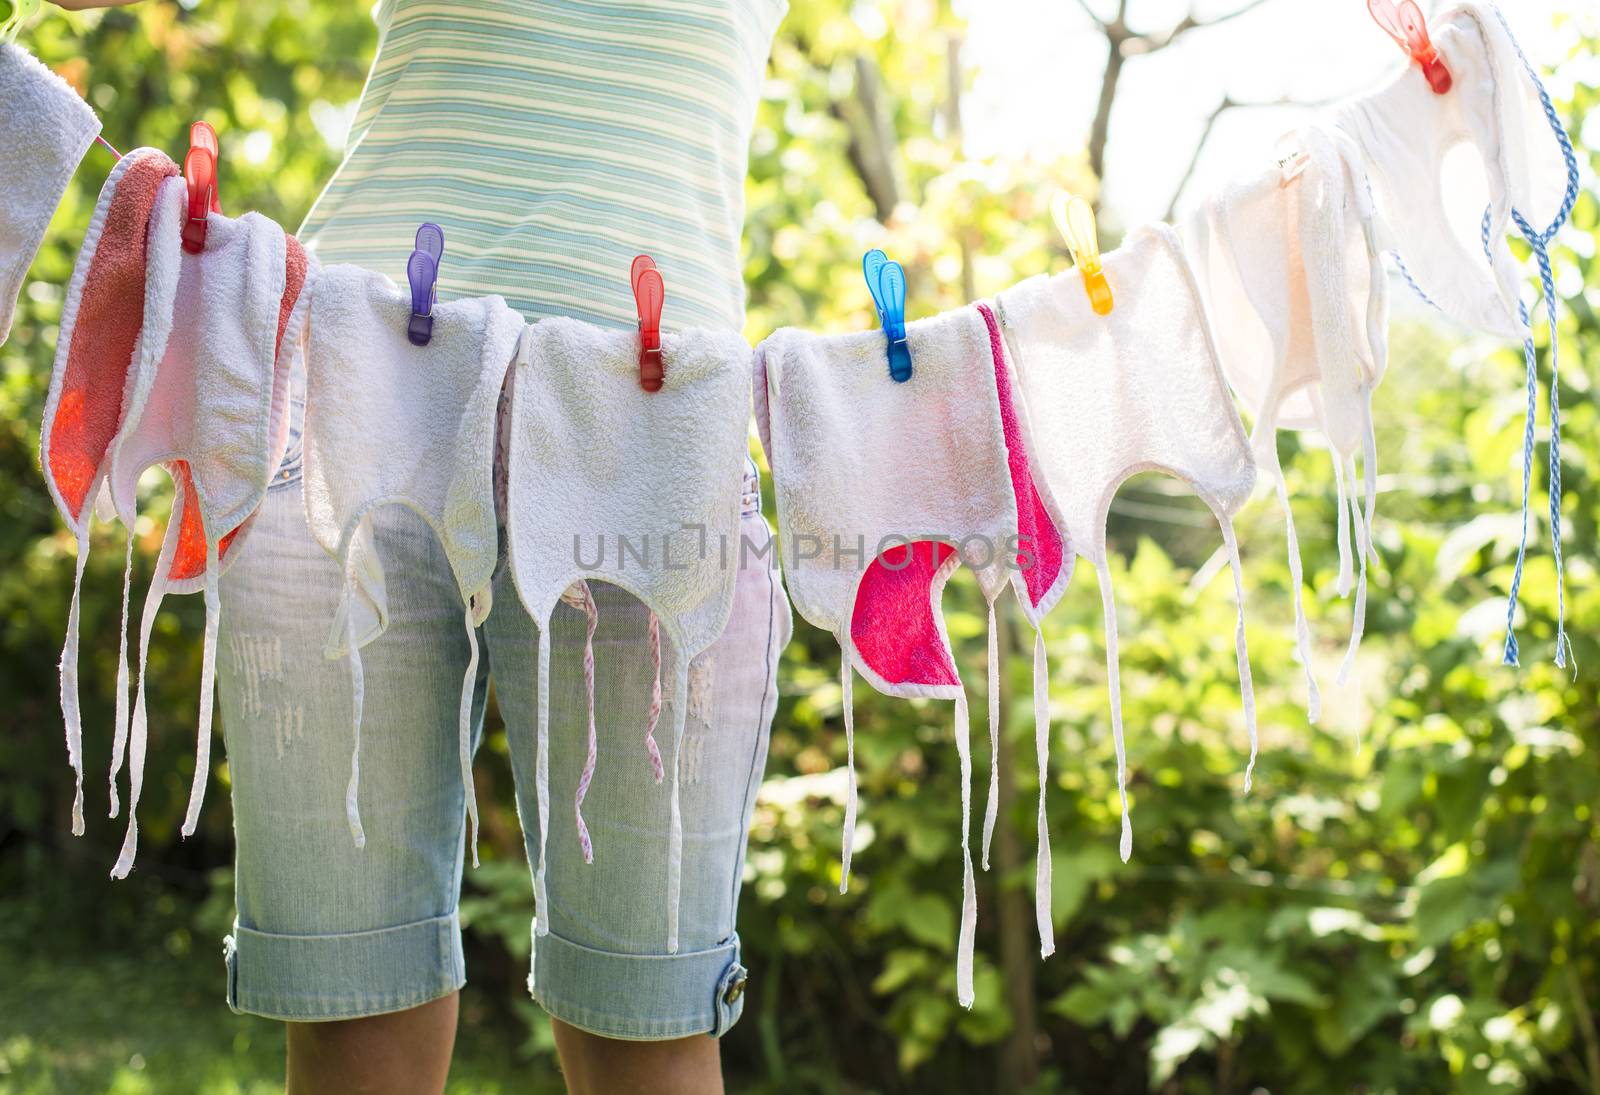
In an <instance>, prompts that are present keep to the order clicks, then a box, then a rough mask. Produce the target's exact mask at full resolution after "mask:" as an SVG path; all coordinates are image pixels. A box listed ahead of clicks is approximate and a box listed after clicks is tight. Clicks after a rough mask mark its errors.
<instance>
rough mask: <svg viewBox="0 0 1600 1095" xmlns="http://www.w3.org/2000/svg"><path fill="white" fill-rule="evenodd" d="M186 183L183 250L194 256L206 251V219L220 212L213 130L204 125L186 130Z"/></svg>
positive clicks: (215, 142)
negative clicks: (186, 213) (187, 136)
mask: <svg viewBox="0 0 1600 1095" xmlns="http://www.w3.org/2000/svg"><path fill="white" fill-rule="evenodd" d="M183 178H184V181H185V182H187V183H188V184H189V211H188V216H186V217H185V218H184V221H183V249H184V250H185V251H187V252H189V253H190V254H191V255H198V254H199V253H200V252H202V251H204V250H205V249H206V216H207V215H208V214H210V213H221V212H222V200H221V199H220V198H219V197H218V194H217V131H216V130H214V129H212V128H211V126H210V124H209V123H207V122H196V123H194V124H193V125H192V126H190V127H189V154H188V155H187V156H185V157H184V158H183Z"/></svg>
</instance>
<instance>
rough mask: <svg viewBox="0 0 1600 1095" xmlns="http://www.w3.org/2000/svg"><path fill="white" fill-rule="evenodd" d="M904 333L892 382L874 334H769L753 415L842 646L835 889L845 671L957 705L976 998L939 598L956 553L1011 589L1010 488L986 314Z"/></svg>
mask: <svg viewBox="0 0 1600 1095" xmlns="http://www.w3.org/2000/svg"><path fill="white" fill-rule="evenodd" d="M907 338H908V339H909V342H910V347H911V358H912V369H913V371H912V375H911V379H910V380H909V381H907V382H905V383H897V382H895V381H894V380H893V379H892V378H891V377H890V375H889V369H888V362H887V358H886V351H885V343H884V338H883V335H882V333H881V332H876V331H868V332H863V333H859V334H852V335H839V336H830V337H822V336H818V335H813V334H809V333H807V332H804V331H797V330H783V331H778V332H777V333H775V334H773V335H772V336H771V337H770V338H768V339H767V340H766V341H765V342H763V343H762V344H761V346H760V347H759V348H758V349H757V364H756V387H757V392H758V396H759V397H758V399H757V401H756V406H757V421H758V424H759V425H760V427H761V439H762V443H763V445H765V447H766V450H767V455H768V458H769V459H770V461H771V463H772V469H773V482H774V485H775V491H776V495H777V502H778V514H779V518H780V520H781V522H782V526H783V551H784V571H785V575H786V580H787V583H788V588H789V594H790V597H791V598H792V599H793V602H794V605H795V607H796V608H797V609H798V610H799V611H800V613H801V615H803V616H804V617H805V618H806V619H808V620H810V621H811V622H812V623H813V624H815V625H816V626H818V627H821V628H824V629H826V630H828V631H831V632H832V633H833V634H834V636H835V637H836V638H837V639H838V641H839V645H840V648H841V657H840V667H841V674H840V678H841V683H842V685H843V689H844V713H845V735H846V749H847V753H848V754H849V762H850V788H849V793H848V798H847V799H846V807H845V834H844V863H843V868H842V871H841V883H840V889H841V890H843V889H844V888H845V887H846V886H848V884H849V871H850V853H851V846H852V831H853V828H854V823H855V812H856V787H855V769H854V730H855V727H854V718H853V713H852V711H851V707H852V704H851V676H852V672H853V671H856V670H859V671H860V673H861V675H862V676H864V677H865V678H866V679H867V680H868V681H869V682H870V683H871V684H872V685H873V687H875V688H876V689H878V690H879V691H880V692H883V693H885V694H886V695H891V696H921V697H929V698H935V699H951V700H954V701H955V708H956V715H955V727H954V730H955V739H956V749H957V752H958V755H959V757H960V763H961V777H962V810H961V813H962V832H961V845H962V859H963V868H964V872H963V900H962V916H961V924H960V931H959V935H958V939H957V952H956V994H957V998H958V1000H959V1001H960V1002H961V1004H962V1005H963V1006H964V1007H970V1006H972V1001H973V988H972V962H973V940H974V937H975V933H976V927H977V898H976V889H975V884H974V881H973V872H972V854H971V850H970V846H969V830H970V827H971V821H970V818H971V782H972V758H971V750H970V744H969V742H968V721H969V720H968V708H967V698H966V690H965V689H964V687H963V686H962V683H961V676H960V672H959V671H958V669H957V668H956V663H955V658H954V654H953V652H952V650H951V648H950V641H949V636H948V635H947V634H946V632H945V625H944V618H943V616H942V614H941V613H940V611H939V600H940V596H941V594H942V592H943V588H944V584H945V582H946V581H947V580H948V579H949V577H950V575H951V574H952V573H953V572H954V571H955V569H956V567H957V566H959V565H960V564H961V563H962V562H963V561H965V562H967V563H968V565H969V566H971V568H972V569H973V571H974V574H975V576H976V578H977V581H978V585H979V588H980V589H981V590H982V591H983V595H984V598H985V600H986V601H988V602H989V604H990V605H991V606H992V605H993V603H994V601H995V598H997V597H998V596H999V595H1000V594H1001V592H1003V591H1004V589H1005V588H1006V587H1007V585H1008V584H1010V582H1011V580H1012V574H1013V571H1014V567H1015V565H1016V564H1015V556H1016V554H1017V549H1018V544H1019V531H1018V518H1017V495H1016V487H1015V485H1014V483H1013V479H1012V474H1011V467H1010V463H1009V454H1008V449H1007V445H1006V430H1005V425H1004V422H1003V421H1002V414H1001V405H1000V399H999V388H998V380H999V378H1000V370H999V368H998V367H997V362H996V357H995V352H994V343H993V342H992V341H991V338H990V333H989V328H988V326H987V324H986V322H985V318H984V315H983V312H982V311H981V310H980V309H978V308H972V307H969V308H962V309H959V310H957V311H954V312H949V313H946V314H944V315H941V316H938V317H935V318H932V319H926V320H919V321H917V322H915V323H911V324H909V325H908V327H907ZM958 549H959V550H958ZM963 556H965V558H963ZM1052 584H1054V583H1052ZM1041 603H1043V602H1041ZM991 633H992V628H991Z"/></svg>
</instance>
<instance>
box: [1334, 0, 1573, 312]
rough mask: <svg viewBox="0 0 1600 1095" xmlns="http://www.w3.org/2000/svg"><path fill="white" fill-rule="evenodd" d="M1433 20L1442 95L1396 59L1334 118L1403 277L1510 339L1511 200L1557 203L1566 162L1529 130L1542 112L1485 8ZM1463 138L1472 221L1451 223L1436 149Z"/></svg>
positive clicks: (1538, 217)
mask: <svg viewBox="0 0 1600 1095" xmlns="http://www.w3.org/2000/svg"><path fill="white" fill-rule="evenodd" d="M1432 30H1433V42H1434V45H1435V47H1436V48H1437V49H1438V50H1439V53H1440V56H1442V57H1443V58H1444V61H1445V64H1446V65H1448V66H1449V69H1450V73H1451V76H1452V77H1453V78H1454V86H1453V87H1452V88H1451V90H1450V91H1449V92H1448V93H1447V94H1444V95H1436V94H1434V92H1433V89H1432V88H1430V87H1429V86H1428V81H1427V79H1426V78H1425V77H1424V76H1423V74H1422V70H1421V69H1420V68H1419V67H1418V66H1417V65H1415V64H1407V65H1406V67H1405V69H1404V70H1403V71H1402V72H1401V73H1400V75H1399V76H1398V77H1397V78H1396V79H1395V80H1394V81H1393V82H1392V83H1390V84H1389V85H1388V86H1387V87H1385V88H1383V89H1382V90H1380V91H1377V92H1374V93H1373V94H1371V95H1367V96H1364V97H1362V98H1360V99H1356V100H1354V101H1352V102H1350V103H1348V104H1346V105H1345V106H1343V107H1342V108H1341V109H1339V110H1338V111H1337V113H1336V116H1335V118H1336V124H1337V125H1338V126H1339V127H1340V128H1341V129H1344V130H1345V131H1347V132H1348V133H1349V134H1350V135H1351V136H1353V137H1354V138H1355V139H1356V141H1357V142H1358V143H1359V145H1360V146H1361V149H1362V151H1363V153H1364V155H1365V157H1366V161H1367V169H1368V172H1369V174H1370V175H1371V178H1372V182H1373V185H1374V189H1375V191H1376V196H1377V199H1378V204H1379V208H1380V210H1381V211H1382V212H1383V213H1384V215H1385V217H1386V218H1387V220H1388V222H1389V224H1390V226H1391V227H1392V229H1393V231H1394V248H1395V250H1396V251H1397V252H1398V253H1399V256H1400V259H1401V261H1402V262H1403V264H1404V267H1405V270H1406V276H1407V277H1408V279H1410V280H1411V281H1412V282H1413V283H1414V284H1415V285H1416V286H1418V288H1419V290H1420V291H1421V292H1422V293H1423V294H1424V295H1425V296H1426V297H1427V298H1428V299H1429V300H1431V301H1433V302H1434V304H1435V305H1437V306H1438V307H1439V308H1440V309H1441V310H1442V311H1444V312H1445V313H1446V314H1448V315H1450V316H1451V317H1453V318H1454V319H1455V320H1457V321H1458V322H1460V323H1463V324H1465V325H1467V326H1468V327H1470V328H1472V329H1473V330H1477V331H1483V332H1485V333H1488V334H1495V335H1500V336H1502V337H1505V338H1514V339H1521V338H1522V333H1523V331H1522V325H1521V323H1520V322H1519V319H1518V302H1519V299H1520V296H1519V290H1518V286H1519V277H1518V272H1517V263H1516V259H1515V257H1514V256H1513V255H1512V253H1511V248H1510V246H1509V244H1508V243H1507V240H1506V233H1507V231H1508V230H1509V228H1510V227H1511V219H1512V214H1511V210H1512V208H1513V206H1515V207H1516V208H1518V209H1520V210H1521V211H1522V212H1523V213H1524V214H1525V215H1526V216H1527V218H1528V219H1529V220H1531V221H1535V222H1537V223H1544V222H1545V221H1546V220H1548V219H1549V218H1550V217H1551V215H1553V214H1554V213H1555V212H1556V210H1557V207H1558V206H1560V205H1561V203H1562V189H1561V188H1562V186H1563V184H1564V183H1565V181H1566V172H1565V170H1564V169H1563V168H1562V166H1561V162H1560V159H1559V157H1557V156H1556V155H1555V153H1556V151H1557V150H1556V148H1555V145H1554V144H1553V143H1552V142H1550V141H1546V140H1542V139H1541V140H1539V141H1534V140H1533V139H1532V137H1531V134H1533V133H1539V132H1541V131H1544V130H1546V129H1547V128H1548V126H1549V123H1548V121H1547V120H1546V117H1545V112H1544V108H1543V105H1542V103H1541V101H1540V98H1539V96H1538V95H1537V93H1536V87H1535V85H1534V84H1533V82H1532V81H1531V80H1528V79H1526V78H1525V76H1524V71H1523V64H1522V62H1521V60H1520V54H1519V51H1518V49H1517V46H1516V43H1515V42H1514V41H1513V40H1512V38H1511V35H1510V33H1509V32H1508V31H1507V30H1506V29H1505V26H1504V24H1503V23H1502V22H1501V20H1500V18H1499V15H1498V13H1497V12H1496V11H1495V10H1494V8H1493V7H1492V6H1490V5H1488V4H1480V3H1467V4H1462V5H1459V6H1456V7H1452V8H1450V9H1448V10H1447V11H1445V12H1444V13H1443V14H1441V15H1440V16H1439V17H1438V18H1436V19H1434V20H1433V21H1432ZM1462 145H1466V146H1469V147H1471V148H1472V149H1473V150H1474V151H1475V152H1476V153H1477V154H1478V156H1479V157H1480V158H1481V160H1482V164H1483V181H1484V183H1485V185H1486V186H1487V189H1488V198H1489V208H1488V210H1487V213H1486V214H1485V220H1484V221H1483V223H1482V224H1480V223H1479V222H1478V221H1477V219H1476V214H1474V215H1473V217H1472V218H1471V219H1469V220H1468V221H1466V222H1464V223H1461V224H1452V223H1451V221H1450V219H1449V216H1448V214H1449V212H1450V208H1451V207H1450V205H1449V204H1448V203H1447V202H1446V200H1445V199H1446V194H1445V190H1444V181H1445V178H1446V160H1447V158H1448V157H1449V155H1450V153H1451V152H1453V151H1454V150H1455V149H1457V148H1458V147H1460V146H1462ZM1480 239H1481V240H1483V241H1484V242H1482V243H1480V242H1479V241H1480ZM1467 241H1471V242H1470V243H1469V242H1467ZM1485 249H1487V250H1488V251H1489V265H1488V267H1486V266H1485V264H1484V261H1483V255H1482V253H1481V252H1482V251H1483V250H1485Z"/></svg>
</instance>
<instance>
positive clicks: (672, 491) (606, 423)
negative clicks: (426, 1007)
mask: <svg viewBox="0 0 1600 1095" xmlns="http://www.w3.org/2000/svg"><path fill="white" fill-rule="evenodd" d="M663 351H664V354H665V361H666V374H665V380H664V382H663V385H662V388H661V390H660V391H658V392H646V391H645V390H644V389H643V388H641V387H640V385H639V340H638V336H637V335H636V334H635V333H634V332H632V331H607V330H602V329H600V328H598V327H593V326H590V325H589V324H586V323H580V322H578V321H576V320H570V319H547V320H545V321H543V322H541V323H539V324H537V325H535V326H533V327H531V328H529V329H528V332H527V334H526V335H525V336H524V340H523V343H522V347H521V350H520V352H519V353H518V357H517V368H516V370H515V377H514V380H513V384H512V395H511V428H510V445H509V451H508V461H507V473H508V479H507V513H506V523H507V541H508V544H507V549H508V555H509V558H510V567H511V574H512V577H513V579H514V580H515V582H516V587H517V594H518V596H519V597H520V598H521V600H522V603H523V606H524V607H525V608H526V609H527V610H528V614H529V615H530V616H532V617H533V619H534V621H535V623H536V624H537V625H538V627H539V634H540V641H539V669H538V673H539V715H538V720H539V725H538V749H539V754H538V758H537V764H536V772H537V777H536V778H537V783H538V788H537V798H538V810H539V856H538V862H537V863H536V864H535V865H534V871H535V874H534V893H535V901H536V903H537V906H538V917H537V923H538V929H539V932H540V934H546V933H548V932H549V930H550V927H549V924H550V916H549V908H550V906H549V901H548V896H547V893H546V889H545V874H546V871H545V868H546V862H545V859H546V857H545V846H546V844H547V834H548V833H549V831H550V824H549V811H550V806H549V802H550V794H549V782H550V760H549V754H550V749H549V742H550V725H549V724H550V703H549V695H550V644H549V642H548V641H547V640H546V637H547V636H549V634H550V620H551V616H552V614H553V613H554V612H555V609H556V604H557V602H558V601H560V600H561V599H562V598H563V595H568V596H570V594H569V590H572V589H573V587H574V586H577V587H579V589H581V590H583V592H582V593H581V594H580V597H581V598H582V599H583V600H584V601H587V596H586V594H587V590H586V588H584V587H583V585H582V584H583V583H586V582H591V581H604V582H608V583H611V584H612V585H616V586H619V587H620V588H622V589H625V590H627V591H628V592H629V593H631V594H632V595H633V596H635V597H637V598H638V599H639V600H640V601H641V602H643V603H644V604H645V605H646V606H647V607H648V608H649V609H650V611H651V612H652V613H654V615H655V618H656V619H657V620H659V627H660V629H661V630H662V631H665V632H666V634H667V637H668V638H669V639H671V641H672V647H673V654H674V662H675V664H674V666H673V670H674V674H675V677H676V682H677V686H676V689H675V690H674V692H673V696H674V697H676V700H675V702H674V704H673V719H674V725H673V728H672V741H673V750H672V755H673V766H672V776H671V792H670V795H671V801H670V807H669V808H670V811H671V813H670V819H671V820H670V828H669V838H668V845H669V851H668V864H667V910H666V917H667V932H666V937H667V952H668V953H669V954H676V953H677V950H678V906H679V893H680V887H681V882H682V874H683V868H682V861H683V819H682V815H681V812H680V804H679V788H678V780H679V768H680V767H681V764H680V760H679V758H680V754H681V752H682V748H681V747H682V744H683V731H684V725H685V723H684V719H685V716H686V712H687V709H688V705H687V704H686V703H685V702H684V697H685V696H687V695H688V692H689V663H690V661H692V660H693V658H694V657H695V656H696V655H697V654H699V653H700V652H701V651H703V650H705V649H706V648H707V647H709V646H711V644H712V643H713V642H715V641H716V639H717V637H718V636H719V635H721V634H722V629H723V627H724V626H725V625H726V624H727V622H728V617H729V614H730V613H731V612H732V610H733V593H734V583H735V579H736V578H737V576H738V568H739V566H740V561H741V552H742V550H743V546H742V544H741V542H740V537H739V514H740V494H741V483H742V475H741V470H742V468H743V466H744V462H745V460H746V458H747V454H748V441H747V439H748V437H749V413H750V347H749V345H748V344H747V343H746V342H745V341H744V339H742V338H741V337H739V335H738V334H737V333H735V332H733V331H712V330H688V331H681V332H678V333H675V334H670V335H667V336H666V337H665V342H664V347H663ZM624 539H625V540H626V541H627V542H626V543H624V542H623V541H624ZM589 626H590V628H591V634H592V629H593V626H594V617H593V614H592V612H591V614H590V624H589ZM658 672H659V669H658ZM590 711H591V716H590V717H591V726H590V741H589V750H590V756H591V758H592V757H593V755H594V748H595V745H594V737H593V725H592V718H593V699H592V696H591V701H590ZM639 715H640V724H641V726H643V725H645V724H646V723H647V719H648V717H649V716H648V713H647V712H646V711H641V712H640V713H639ZM641 742H643V737H641ZM588 775H589V771H588V770H587V769H586V771H585V775H584V777H582V778H581V780H580V784H579V787H578V789H577V795H576V801H575V809H577V810H578V811H579V813H578V814H577V821H578V824H579V836H580V844H582V845H583V846H584V848H585V855H586V856H588V855H591V854H592V852H591V851H590V850H589V848H588V835H587V831H586V830H585V829H584V828H583V825H582V814H581V806H582V799H583V791H584V790H585V789H586V786H587V777H588Z"/></svg>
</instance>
